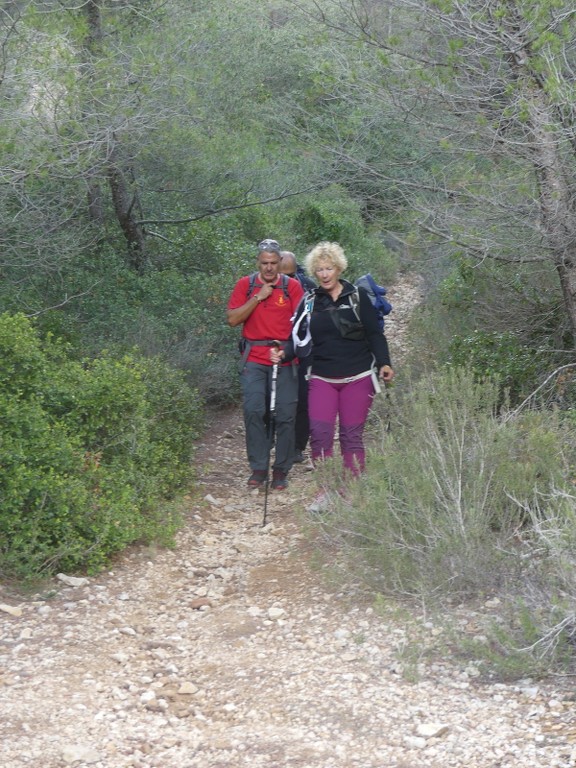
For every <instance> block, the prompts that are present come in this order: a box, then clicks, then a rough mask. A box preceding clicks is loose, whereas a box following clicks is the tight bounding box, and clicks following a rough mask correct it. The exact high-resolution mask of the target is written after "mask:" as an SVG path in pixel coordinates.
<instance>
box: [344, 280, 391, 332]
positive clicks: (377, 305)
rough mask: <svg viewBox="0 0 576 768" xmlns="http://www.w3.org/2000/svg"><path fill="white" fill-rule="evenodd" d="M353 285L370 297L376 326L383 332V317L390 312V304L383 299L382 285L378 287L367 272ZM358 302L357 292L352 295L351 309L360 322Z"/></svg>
mask: <svg viewBox="0 0 576 768" xmlns="http://www.w3.org/2000/svg"><path fill="white" fill-rule="evenodd" d="M354 285H355V286H356V287H357V288H364V290H365V291H366V292H367V294H368V296H369V297H370V301H371V302H372V304H373V306H374V309H375V310H376V312H377V314H378V325H379V326H380V330H381V331H383V330H384V317H385V316H386V315H389V314H390V312H392V304H390V302H389V301H388V299H386V298H384V297H385V296H386V288H384V287H383V286H382V285H378V283H377V282H376V280H374V278H373V277H372V275H371V274H370V273H369V272H368V273H367V274H366V275H362V277H359V278H358V280H356V282H355V283H354ZM359 301H360V299H359V297H358V291H356V292H355V293H354V294H353V300H352V309H353V310H354V312H355V313H356V317H357V318H358V320H360V316H359V314H358V302H359Z"/></svg>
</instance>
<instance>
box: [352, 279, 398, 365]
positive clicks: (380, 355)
mask: <svg viewBox="0 0 576 768" xmlns="http://www.w3.org/2000/svg"><path fill="white" fill-rule="evenodd" d="M358 295H359V296H360V313H359V314H360V320H361V321H362V325H363V326H364V331H365V333H366V340H367V342H368V346H369V347H370V351H371V352H372V354H373V355H374V357H375V358H376V366H377V367H378V368H381V367H382V366H383V365H390V366H391V365H392V363H391V362H390V351H389V349H388V341H387V339H386V336H384V334H383V333H382V331H381V330H380V326H379V325H378V314H377V312H376V310H375V309H374V305H373V304H372V302H371V301H370V297H369V296H368V294H367V292H366V291H365V290H364V288H358Z"/></svg>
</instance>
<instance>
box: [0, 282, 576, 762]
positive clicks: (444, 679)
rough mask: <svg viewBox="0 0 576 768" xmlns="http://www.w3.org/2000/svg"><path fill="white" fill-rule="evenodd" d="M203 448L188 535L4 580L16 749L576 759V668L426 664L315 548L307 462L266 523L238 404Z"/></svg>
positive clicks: (6, 687) (9, 705) (38, 754)
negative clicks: (27, 585)
mask: <svg viewBox="0 0 576 768" xmlns="http://www.w3.org/2000/svg"><path fill="white" fill-rule="evenodd" d="M418 292H419V287H418V284H417V282H416V281H414V280H412V279H410V278H406V279H405V280H404V281H403V282H402V283H401V284H400V285H399V286H398V287H397V288H396V289H395V290H391V291H390V297H391V299H392V302H393V304H394V306H395V314H393V315H392V316H391V318H390V319H389V321H387V323H388V325H387V327H388V335H389V337H390V339H391V342H392V348H393V350H395V351H396V352H398V353H400V355H401V351H402V344H403V343H404V339H403V337H402V330H403V329H404V328H405V321H406V314H407V312H408V306H413V305H414V302H415V300H416V299H417V296H418ZM197 464H198V468H199V487H198V489H197V490H198V492H197V493H195V494H194V496H193V497H190V499H189V500H188V519H187V525H186V527H185V529H184V530H183V531H182V532H181V534H180V535H179V537H178V541H177V546H176V548H175V549H174V550H170V551H165V550H162V551H155V550H153V549H152V548H146V549H143V548H136V549H133V550H131V551H129V552H127V553H125V554H124V555H123V556H122V558H120V559H119V560H118V562H117V563H115V566H114V568H113V569H112V570H110V571H108V572H105V573H103V574H101V575H99V576H98V577H95V578H90V579H88V580H84V579H79V581H75V580H74V579H70V578H69V576H66V575H63V576H61V577H60V578H57V579H55V580H54V583H53V585H51V587H52V588H50V589H47V590H46V591H45V592H44V593H43V594H42V595H35V596H33V597H30V598H26V599H23V598H22V597H21V596H20V597H18V596H16V595H14V593H13V592H11V591H10V590H8V588H7V587H4V588H3V589H2V590H1V591H0V604H1V605H0V707H1V711H2V717H1V720H0V738H1V743H2V755H1V757H0V765H1V766H3V767H4V768H24V766H35V767H36V766H38V767H40V766H42V768H60V767H61V766H69V765H73V766H76V767H77V768H83V767H84V766H95V768H148V767H150V768H151V767H154V768H192V767H194V768H216V767H218V768H220V767H222V768H223V767H224V766H226V767H227V768H234V767H236V766H254V768H259V767H260V766H266V768H277V767H278V768H280V767H281V766H282V767H284V766H287V767H288V766H290V767H291V768H316V767H318V768H355V767H358V768H420V767H422V768H423V767H424V766H426V767H430V768H432V767H434V768H448V767H450V766H458V767H459V768H524V767H526V768H528V767H530V768H534V767H538V766H542V768H550V767H551V766H574V765H576V723H575V720H574V716H573V713H574V707H575V704H574V697H573V695H572V691H571V690H569V689H568V688H567V686H565V685H564V686H562V687H561V688H560V687H555V686H553V685H551V684H550V683H537V682H533V681H530V680H525V681H522V682H520V683H516V684H501V683H494V682H492V683H490V684H485V683H480V682H479V679H478V676H477V669H476V668H475V666H474V664H473V662H461V663H458V662H456V661H455V660H451V659H449V658H447V659H445V660H436V661H434V662H424V661H422V662H419V663H417V664H416V670H417V674H416V675H413V676H412V677H410V678H408V679H407V677H406V675H405V674H403V668H402V664H401V661H400V660H401V659H402V656H403V652H404V651H405V649H406V643H407V642H408V641H409V632H408V628H407V627H406V626H405V625H403V624H402V621H401V620H400V619H399V618H398V617H399V616H400V613H399V612H396V613H394V612H391V613H390V614H389V615H388V614H386V613H385V614H381V613H379V612H377V611H375V610H374V608H373V607H372V605H371V604H370V601H369V600H367V599H366V596H364V595H362V594H361V593H360V592H359V591H358V590H357V589H356V588H355V586H354V585H353V584H350V585H348V586H342V585H338V586H333V585H331V584H330V582H329V581H328V580H327V578H326V577H325V574H324V570H326V571H328V569H324V568H323V566H322V565H321V564H319V563H318V559H317V558H316V557H315V554H314V552H315V551H314V547H313V544H312V541H313V535H314V533H313V528H312V529H311V530H309V526H308V523H307V519H306V514H305V512H304V508H305V505H306V503H307V502H308V501H309V500H310V498H311V497H312V496H313V495H314V488H313V479H312V478H313V475H312V473H310V472H308V471H306V468H305V467H304V466H301V465H300V466H298V467H297V468H296V469H295V470H294V471H293V473H292V478H291V484H290V487H289V489H288V491H287V492H284V493H274V492H271V494H270V497H269V502H268V510H267V525H266V526H263V525H262V523H263V495H262V493H259V492H258V491H255V492H254V491H249V490H248V489H247V488H246V486H245V481H246V477H247V466H246V461H245V452H244V444H243V431H242V427H241V419H240V414H239V412H238V411H235V410H233V411H230V412H226V413H220V414H218V415H217V416H215V417H214V423H213V424H212V426H211V429H210V432H209V434H207V436H206V438H205V439H204V441H203V442H202V444H201V445H199V446H198V453H197ZM414 620H415V621H416V622H418V621H420V622H421V624H420V626H421V628H422V632H423V633H430V634H431V635H433V634H434V633H435V632H437V631H441V628H439V627H435V626H434V624H433V623H432V622H430V621H427V620H426V617H415V619H414Z"/></svg>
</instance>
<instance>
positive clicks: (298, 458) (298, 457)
mask: <svg viewBox="0 0 576 768" xmlns="http://www.w3.org/2000/svg"><path fill="white" fill-rule="evenodd" d="M293 461H294V464H303V463H304V462H305V461H306V457H305V456H304V454H303V453H302V451H295V452H294V459H293Z"/></svg>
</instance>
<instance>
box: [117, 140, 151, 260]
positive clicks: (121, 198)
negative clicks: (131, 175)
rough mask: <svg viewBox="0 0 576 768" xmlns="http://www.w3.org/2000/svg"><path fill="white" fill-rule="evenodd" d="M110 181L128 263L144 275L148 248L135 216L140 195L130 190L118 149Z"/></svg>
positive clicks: (141, 228) (142, 230)
mask: <svg viewBox="0 0 576 768" xmlns="http://www.w3.org/2000/svg"><path fill="white" fill-rule="evenodd" d="M108 180H109V183H110V191H111V193H112V202H113V203H114V211H115V212H116V218H117V219H118V223H119V224H120V228H121V229H122V232H123V234H124V237H125V238H126V242H127V244H128V262H129V264H130V266H131V267H132V268H133V269H135V270H136V271H137V272H139V273H142V272H143V271H144V267H145V265H146V247H145V236H144V234H145V233H144V229H143V227H142V226H141V225H140V224H138V222H137V219H136V216H135V213H136V212H137V211H138V209H139V203H138V195H137V193H136V191H131V190H130V184H129V182H128V181H127V178H126V172H125V171H124V170H123V169H122V167H121V164H120V161H119V151H118V148H115V149H113V150H112V153H111V155H110V163H109V166H108Z"/></svg>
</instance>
